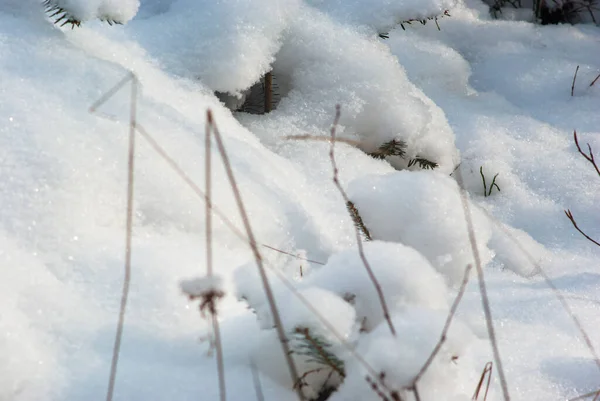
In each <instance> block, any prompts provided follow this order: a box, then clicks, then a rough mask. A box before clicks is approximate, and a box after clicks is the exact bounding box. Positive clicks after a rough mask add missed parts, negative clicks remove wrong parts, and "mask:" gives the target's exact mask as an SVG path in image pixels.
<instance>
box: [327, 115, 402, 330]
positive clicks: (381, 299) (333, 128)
mask: <svg viewBox="0 0 600 401" xmlns="http://www.w3.org/2000/svg"><path fill="white" fill-rule="evenodd" d="M340 116H341V112H340V105H339V104H338V105H337V106H336V107H335V119H334V120H333V125H332V126H331V148H330V149H329V159H330V160H331V167H332V169H333V183H334V184H335V186H336V187H337V189H338V191H339V192H340V194H341V195H342V198H344V202H345V204H346V205H347V204H348V203H349V202H350V199H349V198H348V195H347V194H346V191H344V188H342V184H340V180H339V170H338V166H337V163H336V161H335V142H336V137H335V135H336V130H337V126H338V123H339V122H340ZM354 232H355V234H356V245H357V247H358V253H359V255H360V259H361V260H362V263H363V265H364V266H365V269H366V270H367V274H368V275H369V278H370V279H371V282H372V283H373V286H374V287H375V290H376V291H377V295H378V296H379V302H380V303H381V309H382V310H383V317H384V318H385V320H386V321H387V324H388V326H389V328H390V331H391V332H392V335H393V336H396V329H395V328H394V325H393V324H392V319H391V317H390V313H389V310H388V307H387V303H386V301H385V297H384V295H383V291H382V289H381V285H380V284H379V281H377V277H375V273H373V269H372V268H371V265H370V264H369V261H368V260H367V257H366V256H365V252H364V249H363V243H362V238H361V237H360V231H359V230H358V227H356V225H354Z"/></svg>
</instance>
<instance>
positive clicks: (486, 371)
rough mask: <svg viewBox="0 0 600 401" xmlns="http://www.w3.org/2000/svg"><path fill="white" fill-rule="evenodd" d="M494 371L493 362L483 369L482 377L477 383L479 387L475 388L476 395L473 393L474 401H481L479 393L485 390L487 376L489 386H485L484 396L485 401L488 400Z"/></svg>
mask: <svg viewBox="0 0 600 401" xmlns="http://www.w3.org/2000/svg"><path fill="white" fill-rule="evenodd" d="M493 369H494V364H493V363H492V362H488V363H486V364H485V366H484V367H483V371H482V372H481V377H480V378H479V383H477V387H475V393H473V397H472V398H471V399H472V400H473V401H477V400H479V392H480V391H481V389H482V388H483V382H484V380H485V378H486V376H487V384H486V386H485V394H484V395H483V401H486V400H487V395H488V391H489V390H490V382H491V380H492V371H493Z"/></svg>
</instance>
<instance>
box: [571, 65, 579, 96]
mask: <svg viewBox="0 0 600 401" xmlns="http://www.w3.org/2000/svg"><path fill="white" fill-rule="evenodd" d="M578 72H579V66H577V68H576V69H575V75H573V83H572V84H571V97H573V95H574V94H575V81H576V80H577V73H578Z"/></svg>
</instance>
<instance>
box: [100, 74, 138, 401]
mask: <svg viewBox="0 0 600 401" xmlns="http://www.w3.org/2000/svg"><path fill="white" fill-rule="evenodd" d="M129 81H131V99H130V114H129V150H128V158H127V207H126V213H125V214H126V217H125V266H124V270H125V273H124V279H123V290H122V292H121V304H120V307H119V321H118V323H117V332H116V335H115V342H114V345H113V354H112V360H111V364H110V374H109V378H108V389H107V391H106V400H107V401H112V399H113V395H114V390H115V382H116V378H117V367H118V365H119V354H120V352H121V340H122V338H123V328H124V325H125V311H126V309H127V300H128V297H129V285H130V283H131V241H132V237H133V194H134V178H135V132H136V122H137V94H138V80H137V78H136V77H135V75H133V73H130V74H129V75H128V76H127V77H126V78H125V79H123V80H122V81H121V82H120V83H119V84H118V85H117V86H115V87H114V88H113V89H111V91H109V92H108V93H107V94H106V95H104V96H103V97H102V98H101V99H100V100H99V101H97V102H96V103H95V105H96V107H97V106H99V105H101V104H102V103H104V102H105V101H106V100H108V99H109V98H110V97H111V96H112V95H113V94H115V93H116V92H117V91H118V90H119V89H121V87H122V86H123V85H125V83H127V82H129ZM91 110H95V107H92V108H91Z"/></svg>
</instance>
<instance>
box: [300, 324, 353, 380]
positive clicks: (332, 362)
mask: <svg viewBox="0 0 600 401" xmlns="http://www.w3.org/2000/svg"><path fill="white" fill-rule="evenodd" d="M294 336H295V337H296V339H297V340H298V345H297V346H296V349H295V350H294V352H296V353H297V354H298V355H304V356H307V357H309V359H308V361H309V362H314V363H316V364H319V365H323V366H328V367H330V368H331V369H332V370H333V371H335V372H336V373H337V374H339V375H340V376H341V377H342V378H344V377H346V371H345V367H344V362H343V361H342V360H341V359H339V358H338V357H337V356H336V355H335V354H334V353H333V352H331V351H330V348H331V347H332V345H331V344H330V343H328V342H327V341H326V340H325V339H324V338H323V337H321V336H318V335H313V334H311V333H310V330H309V329H307V328H303V327H297V328H296V329H295V330H294Z"/></svg>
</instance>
